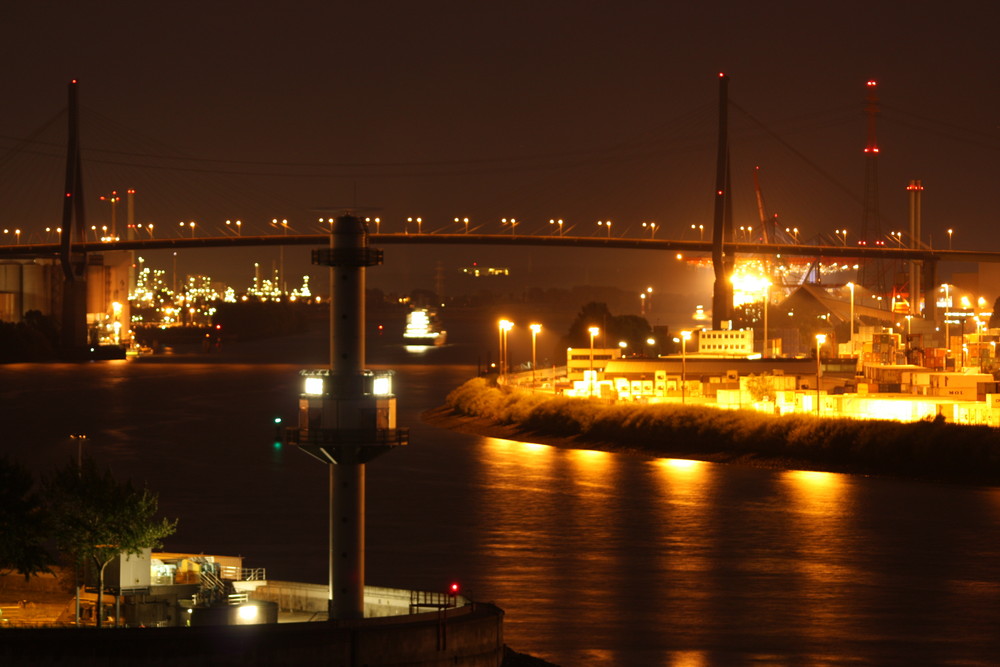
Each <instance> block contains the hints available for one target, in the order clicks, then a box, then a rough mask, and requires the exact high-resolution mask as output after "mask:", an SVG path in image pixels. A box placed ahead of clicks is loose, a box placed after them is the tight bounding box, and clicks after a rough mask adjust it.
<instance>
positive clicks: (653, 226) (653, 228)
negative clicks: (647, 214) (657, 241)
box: [642, 222, 656, 238]
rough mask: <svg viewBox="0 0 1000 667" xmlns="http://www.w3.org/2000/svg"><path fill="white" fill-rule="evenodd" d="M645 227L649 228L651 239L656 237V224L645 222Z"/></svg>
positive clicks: (643, 224)
mask: <svg viewBox="0 0 1000 667" xmlns="http://www.w3.org/2000/svg"><path fill="white" fill-rule="evenodd" d="M642 226H643V227H647V228H649V238H653V237H654V236H656V223H655V222H644V223H642Z"/></svg>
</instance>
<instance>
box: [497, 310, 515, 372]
mask: <svg viewBox="0 0 1000 667" xmlns="http://www.w3.org/2000/svg"><path fill="white" fill-rule="evenodd" d="M499 327H500V380H501V383H506V382H507V333H508V332H509V331H510V330H511V329H513V328H514V323H513V322H511V321H510V320H507V319H503V320H500V323H499Z"/></svg>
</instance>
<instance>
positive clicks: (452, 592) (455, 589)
mask: <svg viewBox="0 0 1000 667" xmlns="http://www.w3.org/2000/svg"><path fill="white" fill-rule="evenodd" d="M448 595H452V596H454V595H458V584H457V583H452V585H451V586H449V587H448Z"/></svg>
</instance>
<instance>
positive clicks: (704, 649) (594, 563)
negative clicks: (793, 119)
mask: <svg viewBox="0 0 1000 667" xmlns="http://www.w3.org/2000/svg"><path fill="white" fill-rule="evenodd" d="M287 349H294V350H295V353H294V354H288V355H286V357H287V358H292V357H293V356H294V357H299V356H302V354H303V350H304V348H303V347H302V346H299V345H296V346H291V347H290V348H287ZM369 356H370V358H372V359H373V360H374V361H378V362H391V366H392V367H393V368H395V369H396V370H397V372H398V376H397V382H396V388H397V392H398V395H399V406H400V423H401V425H409V426H410V427H411V429H412V432H411V443H412V444H410V445H409V446H408V447H405V448H401V449H398V450H395V451H393V452H390V453H389V454H387V455H385V456H383V457H382V458H380V459H377V460H375V461H374V462H373V463H371V464H369V465H368V467H367V475H368V515H367V529H368V538H367V544H368V549H367V581H368V583H370V584H373V585H385V586H396V587H403V588H416V589H425V590H444V588H445V587H446V586H447V585H448V584H449V583H451V582H452V581H458V582H460V584H461V585H462V588H463V591H464V592H465V593H466V594H467V595H469V596H471V597H473V598H474V599H478V600H488V601H494V602H496V603H497V604H498V605H499V606H501V607H502V608H503V609H505V610H506V612H507V615H506V619H505V633H506V640H507V643H508V644H510V645H511V646H512V647H514V648H515V649H517V650H519V651H524V652H528V653H532V654H534V655H537V656H539V657H543V658H545V659H547V660H550V661H553V662H555V663H557V664H560V665H563V666H564V667H571V666H575V665H602V666H603V665H607V666H612V665H614V666H618V665H636V666H640V665H642V666H646V665H678V666H685V667H686V666H694V665H697V666H702V665H732V664H748V663H754V664H769V665H771V664H778V665H785V664H788V665H790V664H859V663H860V664H983V665H985V664H995V662H996V658H997V656H1000V534H998V530H997V527H998V525H1000V489H993V488H982V487H961V486H948V485H939V484H928V483H918V482H910V481H905V480H893V479H870V478H863V477H853V476H846V475H836V474H827V473H815V472H800V471H787V472H786V471H772V470H758V469H752V468H745V467H738V466H725V465H716V464H710V463H702V462H691V461H679V460H657V459H644V458H638V457H628V456H622V455H615V454H607V453H602V452H594V451H582V450H579V451H578V450H564V449H557V448H552V447H548V446H543V445H537V444H530V443H521V442H514V441H509V440H501V439H495V438H483V437H477V436H470V435H464V434H459V433H454V432H450V431H445V430H441V429H437V428H434V427H431V426H427V425H424V424H421V423H420V421H419V414H420V412H422V411H423V410H425V409H428V408H431V407H435V406H437V405H439V404H440V403H441V402H442V400H443V397H444V395H445V394H446V393H447V391H448V390H450V389H451V388H452V387H454V386H457V385H458V384H460V383H461V382H462V381H463V380H464V379H466V378H468V377H469V376H471V375H473V374H474V373H475V367H474V366H469V365H465V364H452V363H449V362H450V361H454V360H463V359H468V356H467V355H464V356H463V355H461V354H458V353H457V352H456V349H455V348H445V349H435V350H430V351H428V352H427V353H426V354H424V355H422V356H416V357H414V356H408V355H407V354H406V353H405V352H403V351H402V350H401V349H398V348H395V347H385V348H384V349H377V350H374V354H370V355H369ZM270 358H275V357H274V356H273V355H272V356H271V357H270ZM182 361H183V360H182V359H176V360H172V361H167V362H152V363H150V362H148V361H140V362H138V363H135V362H119V363H100V364H81V365H59V364H55V365H10V366H0V411H2V418H3V423H4V436H3V437H2V438H0V442H2V445H0V451H2V452H3V453H6V454H9V455H11V456H13V457H15V458H17V459H20V460H21V461H23V462H24V463H26V464H27V465H29V466H30V467H31V468H32V469H33V470H35V471H36V472H45V471H47V470H49V469H50V468H51V466H53V465H57V464H63V463H66V462H68V461H69V460H71V459H73V458H75V456H76V450H75V447H74V445H73V443H71V441H70V440H69V438H68V436H69V434H71V433H85V434H87V436H88V439H87V444H86V445H85V446H86V447H87V448H88V450H89V451H90V453H91V454H92V455H93V456H94V458H95V459H97V461H98V462H99V463H101V464H108V465H111V466H112V467H113V469H114V471H115V473H116V474H117V475H118V476H119V477H131V478H133V479H134V480H135V481H137V482H139V483H142V482H144V481H145V482H147V483H148V484H149V486H150V487H151V488H152V489H154V490H155V491H158V492H159V494H160V506H161V509H162V511H163V512H164V513H165V514H166V515H168V516H171V517H179V518H180V529H179V531H178V533H177V534H176V535H175V536H174V537H172V538H170V539H169V540H168V542H167V544H166V548H167V549H170V550H177V551H192V552H196V553H197V552H205V553H221V554H241V555H243V556H245V557H246V564H247V565H248V566H264V567H266V568H267V569H268V575H269V577H270V578H273V579H286V580H287V579H292V580H302V581H312V582H317V583H324V582H325V578H326V548H327V545H326V502H327V501H326V498H327V488H326V482H327V479H326V474H325V471H324V470H323V468H322V466H321V465H320V464H319V463H316V462H314V461H313V460H312V459H310V458H309V457H307V456H306V455H304V454H302V453H300V452H297V451H291V449H290V448H280V447H275V446H274V445H273V434H274V426H273V423H272V419H273V417H274V416H275V415H279V414H280V415H282V416H284V417H285V419H286V421H287V420H291V419H293V418H294V414H295V409H296V401H297V392H298V391H299V389H298V380H299V378H298V373H297V372H298V370H299V368H301V367H305V366H306V365H308V364H303V363H301V362H300V361H299V360H298V359H296V363H292V364H288V363H282V364H268V363H259V364H251V363H201V361H200V360H191V361H194V363H182ZM321 363H322V362H321ZM321 363H320V364H313V365H321ZM373 365H375V364H373Z"/></svg>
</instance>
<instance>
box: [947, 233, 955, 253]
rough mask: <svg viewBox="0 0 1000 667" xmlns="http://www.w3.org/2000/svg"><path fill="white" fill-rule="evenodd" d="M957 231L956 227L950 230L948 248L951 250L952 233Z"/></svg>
mask: <svg viewBox="0 0 1000 667" xmlns="http://www.w3.org/2000/svg"><path fill="white" fill-rule="evenodd" d="M954 233H955V230H954V229H949V230H948V250H951V235H952V234H954Z"/></svg>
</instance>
